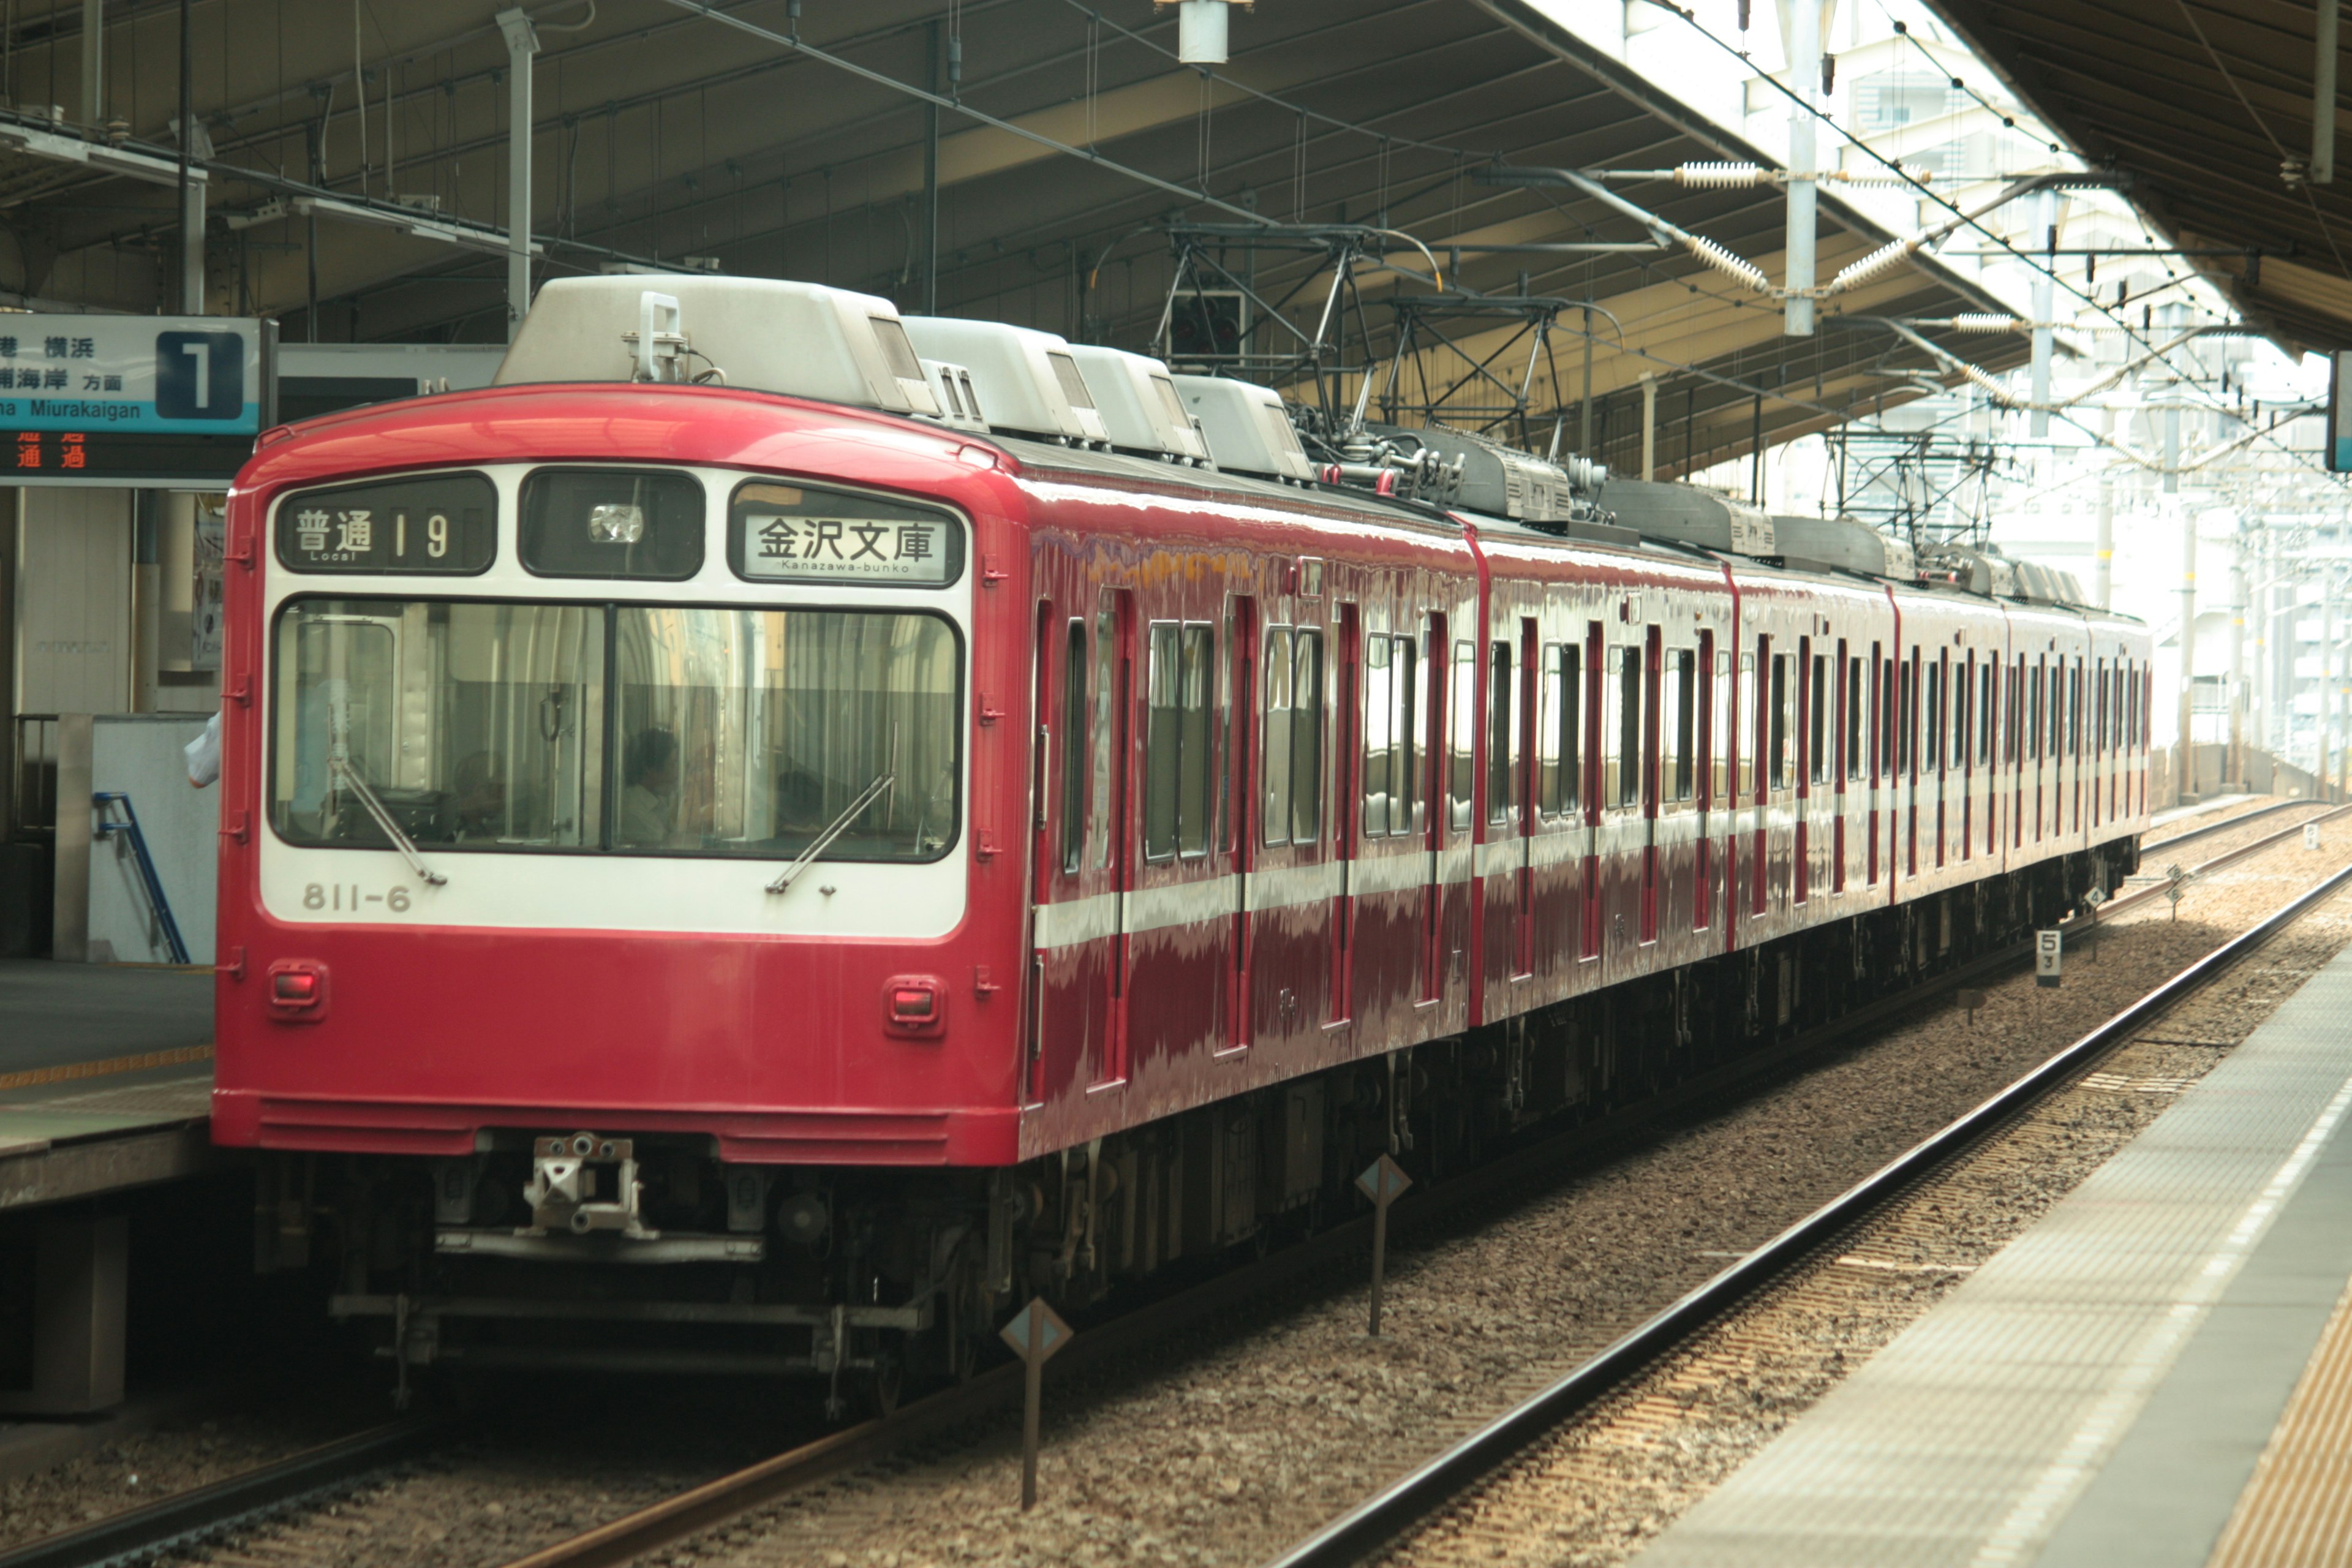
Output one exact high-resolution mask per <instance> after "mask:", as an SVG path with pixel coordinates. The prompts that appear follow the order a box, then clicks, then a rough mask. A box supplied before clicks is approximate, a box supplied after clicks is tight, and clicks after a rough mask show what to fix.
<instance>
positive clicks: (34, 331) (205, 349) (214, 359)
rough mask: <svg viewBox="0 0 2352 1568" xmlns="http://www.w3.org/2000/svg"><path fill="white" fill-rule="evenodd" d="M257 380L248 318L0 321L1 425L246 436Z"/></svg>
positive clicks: (256, 416)
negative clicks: (240, 319)
mask: <svg viewBox="0 0 2352 1568" xmlns="http://www.w3.org/2000/svg"><path fill="white" fill-rule="evenodd" d="M262 382H263V378H262V373H261V323H260V322H258V321H239V320H236V319H232V318H226V317H218V316H64V315H26V316H8V317H5V318H0V426H6V427H9V428H13V429H16V430H79V431H100V430H115V431H133V432H138V433H141V434H155V433H159V432H165V431H171V432H177V433H181V434H185V435H212V436H228V435H236V436H246V437H252V436H256V435H258V434H259V433H260V430H261V415H262V405H263V402H264V398H263V395H262V392H263V385H262Z"/></svg>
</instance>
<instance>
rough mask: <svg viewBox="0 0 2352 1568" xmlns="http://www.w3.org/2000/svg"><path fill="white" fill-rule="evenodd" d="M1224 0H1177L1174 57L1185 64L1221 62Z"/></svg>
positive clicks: (1212, 64) (1213, 64)
mask: <svg viewBox="0 0 2352 1568" xmlns="http://www.w3.org/2000/svg"><path fill="white" fill-rule="evenodd" d="M1225 13H1226V6H1225V0H1178V3H1177V6H1176V58H1177V59H1178V60H1179V61H1180V62H1181V63H1182V64H1184V65H1188V66H1221V65H1223V64H1224V63H1225Z"/></svg>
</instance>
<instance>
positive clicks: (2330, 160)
mask: <svg viewBox="0 0 2352 1568" xmlns="http://www.w3.org/2000/svg"><path fill="white" fill-rule="evenodd" d="M2336 8H2337V0H2318V4H2317V5H2316V6H2315V10H2316V11H2317V13H2318V15H2317V16H2316V17H2315V28H2316V31H2315V37H2314V38H2313V45H2314V47H2313V50H2312V62H2311V168H2310V169H2309V171H2308V172H2307V173H2306V174H2305V179H2307V180H2309V181H2310V182H2311V183H2312V184H2315V185H2327V184H2335V182H2336V47H2337V45H2336Z"/></svg>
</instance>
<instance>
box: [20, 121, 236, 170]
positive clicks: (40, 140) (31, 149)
mask: <svg viewBox="0 0 2352 1568" xmlns="http://www.w3.org/2000/svg"><path fill="white" fill-rule="evenodd" d="M0 147H5V148H7V149H8V150H9V151H11V152H16V153H25V154H26V155H27V156H30V157H35V158H47V159H50V160H52V161H54V162H56V163H83V164H87V165H89V167H90V168H92V169H95V170H98V171H100V172H101V173H103V174H121V175H124V176H126V177H127V178H130V179H133V180H141V181H143V182H145V183H146V184H151V185H177V184H179V183H180V163H179V160H178V159H177V158H164V157H159V156H157V155H156V154H155V153H142V152H138V151H135V150H133V149H131V148H129V147H115V146H110V145H108V144H107V143H105V142H85V141H83V140H82V139H81V138H80V137H79V136H61V135H59V134H58V132H54V131H42V130H38V129H37V128H35V127H33V126H30V125H23V124H19V123H17V122H16V121H0ZM188 177H189V178H190V179H192V180H202V179H204V178H205V177H206V176H205V171H204V170H202V169H198V168H191V169H190V170H189V171H188Z"/></svg>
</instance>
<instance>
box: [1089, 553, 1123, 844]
mask: <svg viewBox="0 0 2352 1568" xmlns="http://www.w3.org/2000/svg"><path fill="white" fill-rule="evenodd" d="M1114 592H1115V590H1114ZM1127 712H1128V710H1127V706H1126V693H1125V691H1124V690H1123V689H1121V683H1120V680H1119V658H1118V611H1117V610H1115V609H1104V610H1100V611H1098V612H1097V613H1096V616H1095V778H1094V795H1095V807H1094V811H1093V813H1092V816H1093V818H1094V841H1095V855H1094V860H1095V868H1096V869H1097V870H1100V869H1102V868H1104V867H1106V866H1108V865H1109V864H1110V849H1111V840H1112V838H1113V837H1115V836H1118V835H1121V834H1124V833H1125V832H1126V831H1127V829H1126V826H1125V825H1124V824H1121V823H1118V822H1116V821H1114V820H1113V819H1112V816H1111V798H1110V784H1111V763H1112V761H1113V760H1114V758H1115V756H1116V754H1117V753H1116V751H1115V748H1116V747H1117V746H1118V744H1120V743H1121V740H1122V737H1123V736H1124V735H1125V734H1126V733H1127V725H1128V724H1129V722H1130V721H1129V718H1128V716H1127ZM1121 809H1122V810H1123V809H1124V807H1122V808H1121Z"/></svg>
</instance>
